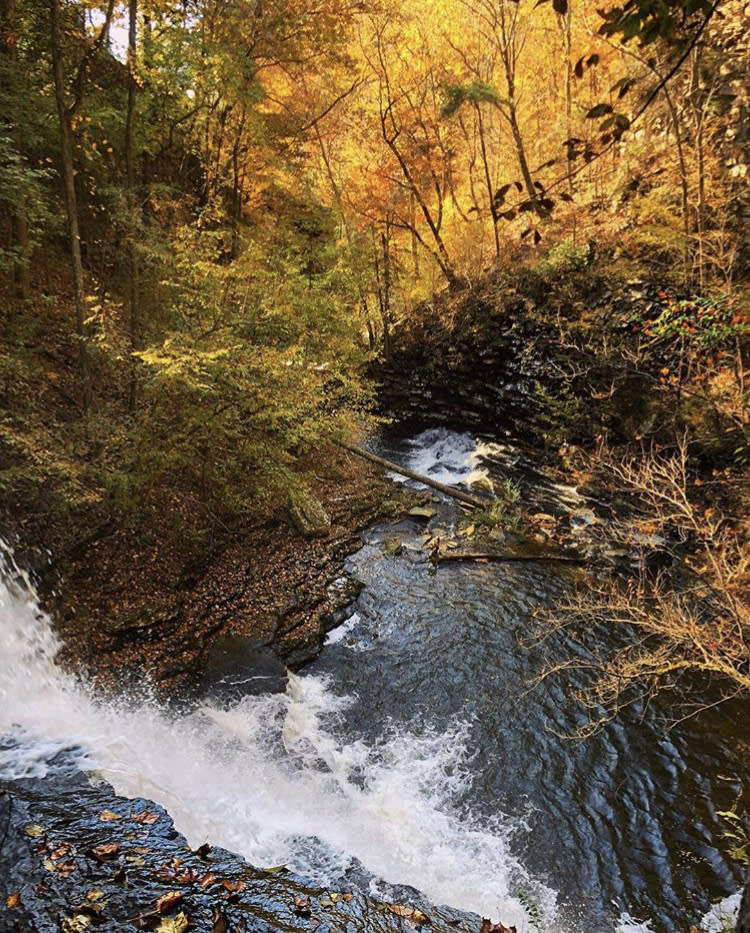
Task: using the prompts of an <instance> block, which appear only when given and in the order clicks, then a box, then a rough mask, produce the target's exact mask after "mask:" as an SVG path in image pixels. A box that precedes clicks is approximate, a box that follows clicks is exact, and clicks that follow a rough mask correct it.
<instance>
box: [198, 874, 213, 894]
mask: <svg viewBox="0 0 750 933" xmlns="http://www.w3.org/2000/svg"><path fill="white" fill-rule="evenodd" d="M215 881H216V875H212V874H211V872H208V873H207V874H205V875H204V876H203V877H202V878H201V887H202V888H203V890H204V891H205V890H206V888H208V887H210V886H211V885H212V884H214V882H215Z"/></svg>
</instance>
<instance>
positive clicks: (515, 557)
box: [433, 551, 586, 564]
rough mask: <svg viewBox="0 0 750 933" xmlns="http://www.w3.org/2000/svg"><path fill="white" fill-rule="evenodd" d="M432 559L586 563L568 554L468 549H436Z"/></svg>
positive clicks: (443, 561) (436, 560) (438, 561)
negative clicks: (445, 550) (446, 550)
mask: <svg viewBox="0 0 750 933" xmlns="http://www.w3.org/2000/svg"><path fill="white" fill-rule="evenodd" d="M433 560H434V561H435V563H437V564H443V563H447V562H448V561H459V560H488V561H502V562H505V563H512V562H515V561H537V562H539V561H546V562H550V561H554V562H556V563H561V564H585V563H586V559H585V558H584V557H573V556H571V555H569V554H494V553H492V552H489V553H488V552H484V551H469V552H464V553H461V552H460V551H457V552H455V553H451V552H439V551H437V552H435V554H434V555H433Z"/></svg>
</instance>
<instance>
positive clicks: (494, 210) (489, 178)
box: [474, 101, 500, 258]
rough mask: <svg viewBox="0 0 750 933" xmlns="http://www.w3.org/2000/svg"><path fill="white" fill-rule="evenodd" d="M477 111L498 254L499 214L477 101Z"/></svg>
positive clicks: (496, 253) (485, 177) (480, 110)
mask: <svg viewBox="0 0 750 933" xmlns="http://www.w3.org/2000/svg"><path fill="white" fill-rule="evenodd" d="M474 107H475V109H476V112H477V126H478V128H479V149H480V151H481V153H482V165H483V167H484V182H485V184H486V186H487V201H488V203H489V205H490V218H491V220H492V233H493V235H494V237H495V256H497V257H498V258H499V256H500V231H499V230H498V229H497V224H498V220H499V215H498V212H497V205H496V204H495V193H494V191H493V190H492V176H491V175H490V163H489V158H488V156H487V144H486V140H485V136H484V120H483V118H482V108H481V107H480V105H479V102H478V101H477V102H476V103H475V104H474Z"/></svg>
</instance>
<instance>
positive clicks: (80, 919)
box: [62, 914, 91, 933]
mask: <svg viewBox="0 0 750 933" xmlns="http://www.w3.org/2000/svg"><path fill="white" fill-rule="evenodd" d="M90 926H91V917H89V916H87V915H86V914H73V916H72V917H66V918H65V919H64V920H63V922H62V928H63V933H82V931H83V930H85V929H86V928H87V927H90Z"/></svg>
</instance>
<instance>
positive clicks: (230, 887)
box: [221, 878, 245, 892]
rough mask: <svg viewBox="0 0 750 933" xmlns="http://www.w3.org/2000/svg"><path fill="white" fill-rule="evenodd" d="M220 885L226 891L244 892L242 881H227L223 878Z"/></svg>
mask: <svg viewBox="0 0 750 933" xmlns="http://www.w3.org/2000/svg"><path fill="white" fill-rule="evenodd" d="M221 884H222V886H223V887H225V888H226V889H227V891H233V892H237V891H244V890H245V882H244V881H229V879H227V878H224V880H223V881H222V882H221Z"/></svg>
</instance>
